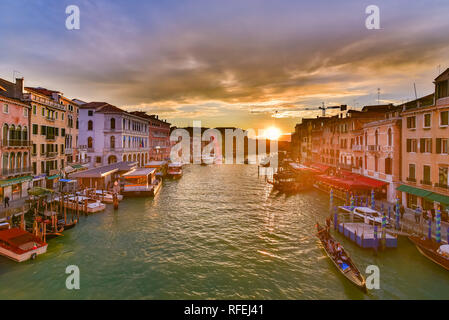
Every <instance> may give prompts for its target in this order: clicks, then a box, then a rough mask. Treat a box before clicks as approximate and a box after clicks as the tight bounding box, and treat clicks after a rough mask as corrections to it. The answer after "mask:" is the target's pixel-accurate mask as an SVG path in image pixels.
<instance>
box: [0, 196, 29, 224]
mask: <svg viewBox="0 0 449 320" xmlns="http://www.w3.org/2000/svg"><path fill="white" fill-rule="evenodd" d="M28 206H29V204H28V203H27V202H26V199H24V198H22V199H18V200H12V201H9V207H6V208H5V203H4V202H3V203H1V204H0V221H4V220H6V219H7V218H8V217H11V216H12V215H15V214H18V213H21V212H23V208H24V207H25V209H27V208H28Z"/></svg>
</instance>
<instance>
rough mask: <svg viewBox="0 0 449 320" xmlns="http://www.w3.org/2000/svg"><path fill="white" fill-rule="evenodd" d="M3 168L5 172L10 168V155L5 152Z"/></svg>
mask: <svg viewBox="0 0 449 320" xmlns="http://www.w3.org/2000/svg"><path fill="white" fill-rule="evenodd" d="M2 167H3V170H5V169H8V167H9V166H8V153H7V152H5V153H4V154H3V161H2Z"/></svg>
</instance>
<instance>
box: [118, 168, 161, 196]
mask: <svg viewBox="0 0 449 320" xmlns="http://www.w3.org/2000/svg"><path fill="white" fill-rule="evenodd" d="M122 178H123V180H124V185H123V194H124V195H125V196H131V197H133V196H134V197H145V196H155V195H156V193H158V192H159V190H160V189H161V187H162V180H160V179H157V178H156V169H155V168H139V169H135V170H131V171H130V172H128V173H125V174H124V175H123V176H122Z"/></svg>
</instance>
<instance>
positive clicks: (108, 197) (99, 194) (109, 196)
mask: <svg viewBox="0 0 449 320" xmlns="http://www.w3.org/2000/svg"><path fill="white" fill-rule="evenodd" d="M80 195H83V196H87V197H89V198H92V199H95V200H100V201H101V202H103V203H114V192H112V191H108V190H97V189H86V190H84V191H83V192H81V193H80ZM116 196H117V199H118V201H122V200H123V195H121V194H116Z"/></svg>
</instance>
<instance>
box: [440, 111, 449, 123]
mask: <svg viewBox="0 0 449 320" xmlns="http://www.w3.org/2000/svg"><path fill="white" fill-rule="evenodd" d="M448 116H449V111H442V112H441V113H440V126H447V125H449V119H448Z"/></svg>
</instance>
